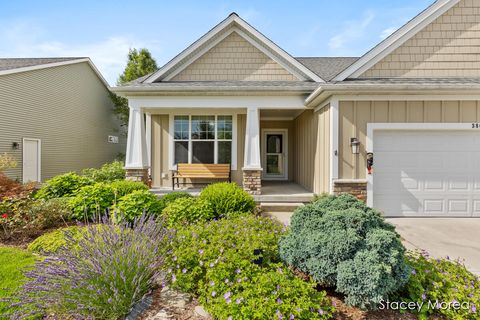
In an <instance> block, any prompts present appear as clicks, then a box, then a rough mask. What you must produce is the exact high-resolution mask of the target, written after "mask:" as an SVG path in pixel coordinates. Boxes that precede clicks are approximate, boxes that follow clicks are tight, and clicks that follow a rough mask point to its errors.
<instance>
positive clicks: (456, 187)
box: [373, 130, 480, 217]
mask: <svg viewBox="0 0 480 320" xmlns="http://www.w3.org/2000/svg"><path fill="white" fill-rule="evenodd" d="M373 152H374V154H375V166H374V170H375V171H374V174H373V206H374V207H375V208H378V209H380V210H382V211H383V212H384V213H385V215H386V216H421V217H438V216H458V217H472V216H480V132H478V131H434V130H425V131H411V130H410V131H375V134H374V137H373Z"/></svg>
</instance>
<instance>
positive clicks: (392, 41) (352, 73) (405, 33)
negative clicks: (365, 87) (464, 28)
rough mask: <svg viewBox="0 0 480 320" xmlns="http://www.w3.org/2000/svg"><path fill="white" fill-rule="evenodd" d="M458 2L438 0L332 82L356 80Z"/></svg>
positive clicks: (458, 0) (456, 0)
mask: <svg viewBox="0 0 480 320" xmlns="http://www.w3.org/2000/svg"><path fill="white" fill-rule="evenodd" d="M458 2H460V0H438V1H436V2H435V3H433V4H432V5H431V6H430V7H428V8H427V9H425V10H424V11H423V12H421V13H420V14H419V15H417V16H416V17H415V18H413V19H412V20H410V21H409V22H408V23H407V24H405V25H404V26H403V27H401V28H400V29H398V30H397V31H395V32H394V33H393V34H392V35H391V36H389V37H388V38H386V39H385V40H383V41H382V42H381V43H380V44H378V45H377V46H376V47H375V48H373V49H372V50H370V51H369V52H367V53H366V54H365V55H363V56H362V57H361V58H360V59H358V60H357V61H356V62H354V63H353V64H352V65H351V66H350V67H348V68H347V69H345V70H344V71H342V72H341V73H340V74H338V75H337V76H336V77H335V78H334V79H333V81H343V80H345V79H347V78H358V77H359V76H360V75H362V74H363V73H364V72H365V71H367V70H368V69H370V68H371V67H372V66H374V65H375V64H376V63H377V62H379V61H380V60H382V59H383V58H385V57H386V56H387V55H388V54H390V53H392V52H393V51H394V50H395V49H397V48H398V47H400V46H401V45H402V44H404V43H405V42H406V41H407V40H409V39H410V38H412V37H413V36H414V35H415V34H417V33H418V32H419V31H420V30H422V29H423V28H425V27H426V26H427V25H428V24H430V23H431V22H433V21H434V20H435V19H437V18H438V17H440V16H441V15H442V14H444V13H445V12H446V11H448V10H449V9H451V8H452V7H453V6H454V5H456V4H457V3H458Z"/></svg>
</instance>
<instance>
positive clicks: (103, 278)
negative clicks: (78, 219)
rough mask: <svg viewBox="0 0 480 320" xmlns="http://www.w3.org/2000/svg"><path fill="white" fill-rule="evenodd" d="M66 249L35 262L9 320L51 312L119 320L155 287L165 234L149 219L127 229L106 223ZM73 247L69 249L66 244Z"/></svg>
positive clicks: (165, 231)
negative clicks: (74, 247) (75, 248)
mask: <svg viewBox="0 0 480 320" xmlns="http://www.w3.org/2000/svg"><path fill="white" fill-rule="evenodd" d="M103 222H104V223H105V224H104V225H103V226H102V227H101V228H99V227H90V226H89V227H88V232H84V233H82V234H81V238H80V239H77V238H75V239H74V238H70V239H69V238H67V239H66V242H67V245H66V246H65V247H64V248H65V249H60V250H59V251H58V252H57V254H56V255H54V256H49V257H46V258H45V259H44V260H43V261H39V262H37V263H36V266H35V269H34V270H33V271H30V272H27V273H26V276H27V278H29V279H30V281H29V282H27V283H26V284H25V285H23V286H22V288H21V290H20V291H19V292H18V293H17V294H16V295H15V296H13V297H12V300H13V301H12V302H13V303H12V305H11V308H10V310H12V314H11V315H10V317H11V318H12V319H27V318H29V317H30V316H32V315H41V314H44V313H45V312H46V311H52V312H54V313H55V314H56V315H58V316H60V318H62V317H64V318H69V319H70V318H72V319H118V318H120V317H122V316H124V315H126V314H127V313H128V312H129V311H130V309H131V308H132V306H133V305H134V304H135V303H137V302H138V301H140V300H141V299H142V297H143V296H144V295H145V294H146V293H147V292H148V291H149V290H150V289H151V288H152V287H153V286H154V285H155V283H156V281H157V280H158V277H159V271H158V270H159V267H160V265H161V264H162V261H163V259H162V257H163V255H164V248H165V242H166V239H167V238H168V235H169V233H168V231H167V230H166V229H165V228H164V227H163V226H162V225H161V224H158V223H157V222H156V221H155V220H154V219H153V218H148V217H145V216H144V217H141V218H139V219H137V220H136V221H135V222H134V224H133V228H132V229H131V228H130V227H129V226H128V225H127V224H123V225H114V224H111V223H110V222H109V221H106V219H104V221H103ZM69 242H72V243H74V244H73V245H77V243H78V249H77V250H69V249H68V248H69V247H71V246H70V245H69V244H68V243H69Z"/></svg>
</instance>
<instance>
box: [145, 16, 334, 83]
mask: <svg viewBox="0 0 480 320" xmlns="http://www.w3.org/2000/svg"><path fill="white" fill-rule="evenodd" d="M231 32H237V33H238V34H240V35H241V36H242V37H243V38H245V39H246V40H247V41H248V42H250V43H251V44H252V45H254V46H255V47H257V48H258V49H259V50H260V51H262V52H263V53H264V54H266V55H267V56H269V57H270V58H271V59H273V60H274V61H276V62H277V63H279V64H280V65H281V66H283V67H284V68H285V69H286V70H288V71H289V72H291V73H292V74H294V75H296V76H297V77H298V78H299V79H301V80H309V81H315V82H322V83H323V82H325V81H324V79H322V78H321V77H319V76H318V75H317V74H316V73H315V72H313V71H312V70H310V69H309V68H307V67H305V66H304V65H303V64H301V63H300V62H299V61H297V60H295V58H293V57H292V56H291V55H289V54H288V53H287V52H286V51H284V50H283V49H281V48H280V47H279V46H278V45H276V44H275V43H274V42H273V41H271V40H270V39H268V38H267V37H265V36H264V35H263V34H261V33H260V32H259V31H257V30H256V29H255V28H254V27H252V26H251V25H250V24H248V23H247V22H246V21H245V20H243V19H242V18H240V17H239V16H238V15H237V14H236V13H231V14H230V15H229V16H228V17H227V18H226V19H225V20H223V21H222V22H220V23H219V24H217V25H216V26H215V27H214V28H213V29H211V30H210V31H208V32H207V33H206V34H205V35H203V36H202V37H201V38H200V39H198V40H197V41H195V42H194V43H193V44H192V45H190V46H189V47H188V48H187V49H185V50H184V51H182V52H181V53H180V54H179V55H177V56H176V57H174V58H173V59H172V60H170V61H169V62H168V63H167V64H165V65H164V66H163V67H161V68H160V69H159V70H158V71H156V72H155V73H153V74H152V75H151V76H149V77H148V78H147V79H145V80H144V81H143V83H153V82H158V81H168V80H170V79H171V78H173V77H174V76H175V75H176V74H178V73H179V72H180V71H181V70H183V69H184V68H185V67H186V66H188V65H189V64H190V63H192V62H193V61H195V60H197V59H198V58H199V57H200V56H201V55H202V54H204V53H205V52H206V51H208V50H209V49H210V48H211V47H213V46H214V45H216V44H217V43H219V42H220V41H221V40H223V39H224V38H225V37H226V36H228V35H229V34H231Z"/></svg>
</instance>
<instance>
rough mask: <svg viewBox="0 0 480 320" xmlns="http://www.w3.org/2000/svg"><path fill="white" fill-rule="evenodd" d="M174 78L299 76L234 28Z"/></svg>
mask: <svg viewBox="0 0 480 320" xmlns="http://www.w3.org/2000/svg"><path fill="white" fill-rule="evenodd" d="M172 80H173V81H226V80H246V81H255V80H256V81H271V80H276V81H282V80H283V81H290V80H292V81H293V80H298V78H297V77H295V76H294V75H292V74H291V73H290V72H288V71H287V70H286V69H285V68H283V67H282V66H281V65H280V64H278V63H277V62H275V61H274V60H272V59H271V58H270V57H268V56H267V55H265V54H264V53H263V52H261V51H260V50H259V49H257V48H256V47H254V46H253V45H251V44H250V43H249V42H248V41H246V40H245V39H244V38H242V37H241V36H240V35H239V34H238V33H236V32H233V33H231V34H230V35H229V36H227V37H226V38H225V39H223V40H222V41H221V42H220V43H218V44H217V45H216V46H215V47H213V48H211V49H210V50H209V51H207V52H206V53H205V54H204V55H202V56H201V57H200V58H198V59H197V60H196V61H194V62H193V63H192V64H191V65H189V66H188V67H187V68H185V69H184V70H182V71H181V72H180V73H179V74H178V75H176V76H175V77H174V78H173V79H172Z"/></svg>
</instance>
